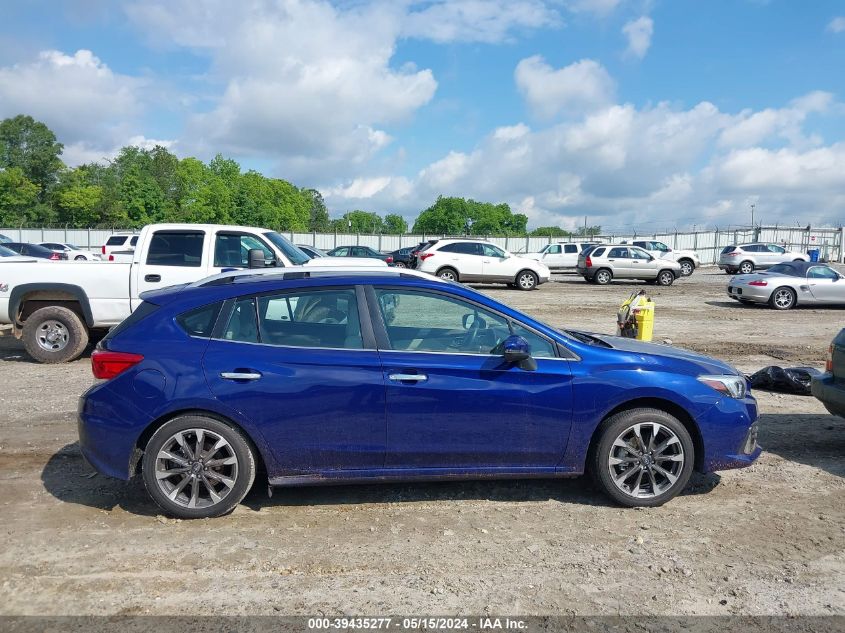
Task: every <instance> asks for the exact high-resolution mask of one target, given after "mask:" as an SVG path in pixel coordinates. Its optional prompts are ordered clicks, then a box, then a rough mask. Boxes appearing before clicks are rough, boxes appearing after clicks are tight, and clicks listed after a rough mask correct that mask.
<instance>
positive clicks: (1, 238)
mask: <svg viewBox="0 0 845 633" xmlns="http://www.w3.org/2000/svg"><path fill="white" fill-rule="evenodd" d="M11 241H12V238H11V237H6V236H5V235H3V234H2V233H0V244H5V243H6V242H11Z"/></svg>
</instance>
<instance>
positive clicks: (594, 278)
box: [577, 244, 681, 286]
mask: <svg viewBox="0 0 845 633" xmlns="http://www.w3.org/2000/svg"><path fill="white" fill-rule="evenodd" d="M577 271H578V273H579V274H581V275H583V276H584V279H586V280H587V281H588V282H591V283H596V284H600V285H605V284H609V283H610V282H611V281H613V280H614V279H642V280H644V281H646V282H649V283H656V284H657V285H658V286H671V285H672V283H673V282H674V281H675V280H676V279H677V278H678V277H680V276H681V265H680V264H679V263H678V262H675V261H672V260H670V259H658V258H657V257H654V256H653V255H649V254H648V253H646V252H645V251H644V250H643V249H641V248H639V247H637V246H627V245H624V244H599V245H598V246H594V247H592V248H588V249H587V250H586V251H584V252H583V253H581V254H580V255H579V256H578V267H577Z"/></svg>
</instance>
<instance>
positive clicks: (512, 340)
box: [502, 334, 537, 371]
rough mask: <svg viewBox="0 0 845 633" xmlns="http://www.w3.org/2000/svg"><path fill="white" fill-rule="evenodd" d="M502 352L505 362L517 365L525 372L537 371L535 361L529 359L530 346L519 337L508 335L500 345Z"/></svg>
mask: <svg viewBox="0 0 845 633" xmlns="http://www.w3.org/2000/svg"><path fill="white" fill-rule="evenodd" d="M502 350H503V356H504V357H505V362H508V363H510V364H511V365H518V366H519V368H520V369H524V370H525V371H534V370H536V369H537V361H536V360H534V359H533V358H531V346H530V345H529V344H528V341H526V340H525V339H524V338H522V337H521V336H518V335H516V334H512V335H510V336H509V337H508V338H506V339H505V342H504V343H503V344H502Z"/></svg>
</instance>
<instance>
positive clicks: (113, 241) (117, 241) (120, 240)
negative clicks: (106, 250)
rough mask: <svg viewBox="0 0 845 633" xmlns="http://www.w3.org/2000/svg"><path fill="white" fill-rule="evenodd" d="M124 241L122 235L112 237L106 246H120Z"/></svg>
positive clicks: (124, 237) (124, 238)
mask: <svg viewBox="0 0 845 633" xmlns="http://www.w3.org/2000/svg"><path fill="white" fill-rule="evenodd" d="M125 241H126V236H124V235H112V236H111V237H110V238H109V239H108V240H107V241H106V246H121V245H122V244H123V243H124V242H125Z"/></svg>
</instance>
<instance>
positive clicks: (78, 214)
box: [52, 166, 103, 227]
mask: <svg viewBox="0 0 845 633" xmlns="http://www.w3.org/2000/svg"><path fill="white" fill-rule="evenodd" d="M88 171H89V170H88V168H86V167H85V166H82V167H77V168H76V169H70V170H66V171H65V172H63V173H62V175H61V176H60V177H59V184H58V185H57V186H56V189H55V191H54V192H53V196H52V198H53V200H54V202H55V205H56V207H57V211H58V219H59V221H60V222H64V223H67V224H70V225H71V226H74V227H86V226H91V225H93V224H96V223H97V222H98V220H99V214H98V206H99V204H100V201H101V200H102V197H103V188H102V187H101V186H99V185H95V184H91V181H90V176H89V173H88Z"/></svg>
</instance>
